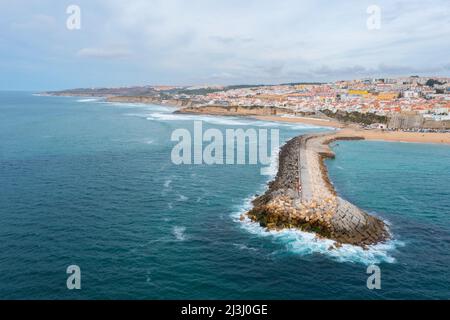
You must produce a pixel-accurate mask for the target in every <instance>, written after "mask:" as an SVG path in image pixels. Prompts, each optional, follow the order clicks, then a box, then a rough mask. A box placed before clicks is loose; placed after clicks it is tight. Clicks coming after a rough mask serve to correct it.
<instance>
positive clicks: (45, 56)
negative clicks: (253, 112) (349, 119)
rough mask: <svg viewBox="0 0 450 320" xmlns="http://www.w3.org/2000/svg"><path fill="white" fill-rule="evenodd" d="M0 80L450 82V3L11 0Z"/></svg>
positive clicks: (37, 84)
mask: <svg viewBox="0 0 450 320" xmlns="http://www.w3.org/2000/svg"><path fill="white" fill-rule="evenodd" d="M70 5H77V6H78V7H79V8H80V13H81V15H80V29H75V30H71V29H69V28H67V20H68V19H69V18H71V15H70V14H68V13H67V8H68V7H69V6H70ZM373 5H375V6H377V8H379V9H380V11H379V12H380V15H379V18H380V19H379V20H377V21H379V28H373V27H372V28H369V27H368V24H367V22H368V19H369V22H370V21H372V22H373V21H374V20H373V19H374V15H373V14H374V12H373V11H370V10H369V11H370V12H369V13H368V8H369V7H371V6H373ZM375 19H376V17H375ZM369 25H371V26H373V24H369ZM0 74H1V76H0V90H58V89H68V88H75V87H116V86H132V85H206V84H210V85H228V84H263V83H264V84H270V83H273V84H275V83H287V82H302V81H311V82H313V81H320V82H327V81H334V80H341V79H356V78H366V77H395V76H409V75H428V76H450V1H449V0H429V1H423V0H401V1H399V0H368V1H366V0H336V1H330V0H326V1H323V0H305V1H304V0H277V1H274V0H244V1H243V0H127V1H123V0H87V1H85V0H70V1H64V0H14V1H13V0H0Z"/></svg>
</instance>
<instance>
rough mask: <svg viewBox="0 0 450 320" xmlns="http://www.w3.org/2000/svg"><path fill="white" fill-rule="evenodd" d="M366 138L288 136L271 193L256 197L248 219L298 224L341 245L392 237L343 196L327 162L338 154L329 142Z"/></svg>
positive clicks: (269, 224)
mask: <svg viewBox="0 0 450 320" xmlns="http://www.w3.org/2000/svg"><path fill="white" fill-rule="evenodd" d="M356 139H362V138H360V137H357V136H343V135H340V134H339V133H338V134H314V135H307V136H300V137H297V138H294V139H292V140H290V141H289V142H288V143H287V144H286V145H285V146H284V147H283V148H282V149H281V151H280V156H279V170H278V174H277V176H276V178H275V180H274V181H272V182H271V183H270V184H269V189H268V191H267V192H266V193H265V194H264V195H262V196H260V197H258V198H256V199H255V200H254V201H253V205H254V208H253V209H252V210H251V211H250V212H248V213H247V215H248V217H249V218H250V219H251V220H253V221H255V222H259V223H260V225H261V226H263V227H266V228H268V229H282V228H297V229H300V230H303V231H307V232H314V233H316V234H317V236H318V237H324V238H328V239H331V240H334V241H335V242H336V243H337V244H336V247H338V246H340V245H342V244H352V245H357V246H362V247H365V246H368V245H372V244H376V243H379V242H383V241H385V240H387V239H389V237H390V235H389V232H388V230H387V227H386V225H385V223H384V222H383V221H381V220H380V219H378V218H376V217H373V216H370V215H369V214H367V213H366V212H364V211H363V210H361V209H359V208H358V207H356V206H355V205H353V204H351V203H349V202H348V201H346V200H344V199H342V198H341V197H339V196H338V195H337V194H336V192H335V190H334V188H333V186H332V184H331V183H330V181H329V179H328V172H327V170H326V166H325V164H324V162H323V160H324V159H325V158H334V157H335V155H334V153H333V152H332V151H331V149H330V148H329V143H331V142H332V141H335V140H356Z"/></svg>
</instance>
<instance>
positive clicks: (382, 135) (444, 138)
mask: <svg viewBox="0 0 450 320" xmlns="http://www.w3.org/2000/svg"><path fill="white" fill-rule="evenodd" d="M254 118H255V119H258V120H264V121H278V122H289V123H304V124H311V125H320V126H324V127H332V128H336V129H341V130H340V131H338V132H339V133H340V134H341V135H343V136H345V135H358V136H361V137H363V138H364V139H365V140H371V141H388V142H410V143H433V144H448V145H450V133H439V132H406V131H383V130H379V129H367V130H365V129H360V128H357V127H356V126H354V125H344V124H342V123H339V122H337V121H333V120H331V121H324V120H319V119H318V120H315V119H311V118H304V117H295V118H285V117H278V116H257V117H254Z"/></svg>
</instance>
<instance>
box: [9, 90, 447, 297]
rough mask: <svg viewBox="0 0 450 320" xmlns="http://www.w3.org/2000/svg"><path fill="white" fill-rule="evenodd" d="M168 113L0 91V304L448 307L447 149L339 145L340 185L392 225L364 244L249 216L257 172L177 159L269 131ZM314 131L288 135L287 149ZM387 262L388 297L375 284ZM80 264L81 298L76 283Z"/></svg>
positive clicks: (292, 129) (335, 174)
mask: <svg viewBox="0 0 450 320" xmlns="http://www.w3.org/2000/svg"><path fill="white" fill-rule="evenodd" d="M171 111H172V110H170V109H168V108H164V107H158V106H139V105H126V104H125V105H116V104H106V103H102V102H99V101H89V100H82V99H77V98H55V97H37V96H32V95H31V94H29V93H8V92H3V93H0V219H1V220H0V221H1V223H0V298H3V299H5V298H12V299H28V298H37V299H44V298H50V299H53V298H58V299H79V298H87V299H105V298H106V299H194V298H195V299H197V298H201V299H319V298H325V299H340V298H355V299H359V298H363V299H376V298H397V299H399V298H449V293H450V289H449V284H450V283H449V282H450V281H449V276H448V272H447V271H448V265H449V263H450V257H449V252H450V250H449V249H450V246H449V242H450V224H449V214H450V202H449V201H450V192H449V189H448V186H449V185H450V174H449V173H450V161H449V160H450V148H449V147H447V146H439V145H417V144H400V143H381V142H340V143H339V145H337V146H336V147H335V148H336V151H337V155H338V157H337V159H336V160H333V161H329V162H328V165H329V169H330V175H331V178H332V180H333V181H334V182H335V184H336V187H337V189H338V191H339V192H340V193H341V194H342V195H343V196H345V197H346V198H348V199H349V200H351V201H353V202H354V203H356V204H358V205H359V206H361V207H363V208H365V209H366V210H368V211H370V212H373V213H375V214H377V215H379V216H381V217H382V218H383V219H386V220H388V221H389V222H390V224H391V229H392V232H393V233H394V235H395V240H394V241H392V242H390V243H388V244H385V245H382V246H377V247H374V248H371V249H370V250H369V251H364V250H361V249H358V248H354V247H344V248H343V249H341V250H339V251H328V247H329V244H328V243H327V242H325V241H318V240H315V239H314V238H313V237H312V236H310V235H308V234H303V233H298V232H293V231H286V232H282V233H267V232H264V231H263V230H261V229H260V228H259V227H257V226H256V225H253V224H251V223H248V222H244V223H242V222H239V219H238V217H239V215H240V213H241V212H243V210H245V208H246V207H248V200H249V199H250V198H251V197H252V196H253V195H254V194H255V193H257V192H262V191H263V190H264V185H265V183H266V182H267V179H268V177H266V176H261V175H260V166H251V165H241V166H237V165H232V166H221V165H216V166H207V165H201V166H196V165H191V166H186V165H182V166H175V165H173V164H172V162H171V159H170V153H171V151H172V148H173V146H174V145H175V143H174V142H171V141H170V136H171V134H172V132H173V130H175V129H178V128H186V129H190V130H191V129H192V128H193V121H194V120H203V123H204V126H205V127H206V128H218V129H220V130H224V129H226V128H273V127H274V126H275V127H278V125H276V124H273V123H267V122H258V121H251V120H242V119H232V118H218V117H194V116H177V115H172V114H171V113H170V112H171ZM317 130H320V129H318V128H305V127H302V126H288V125H284V126H281V127H280V135H281V139H282V140H286V139H288V138H289V137H293V136H296V135H299V134H303V133H306V132H311V131H317ZM371 263H377V264H378V265H379V266H380V267H381V270H382V290H380V291H376V292H374V291H370V290H368V289H367V287H366V280H367V274H366V268H367V265H368V264H371ZM73 264H75V265H78V266H80V268H81V273H82V281H81V282H82V289H81V290H80V291H69V290H68V289H67V288H66V279H67V274H66V268H67V266H69V265H73Z"/></svg>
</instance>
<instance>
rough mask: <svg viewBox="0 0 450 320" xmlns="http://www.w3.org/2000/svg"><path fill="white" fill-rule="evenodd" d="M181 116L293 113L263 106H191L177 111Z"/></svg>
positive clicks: (292, 112)
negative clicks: (184, 114)
mask: <svg viewBox="0 0 450 320" xmlns="http://www.w3.org/2000/svg"><path fill="white" fill-rule="evenodd" d="M177 113H180V114H183V113H186V114H209V115H221V116H276V115H293V114H295V112H294V111H293V110H290V109H285V108H279V107H264V106H218V105H208V106H191V107H187V108H183V109H180V110H178V111H177Z"/></svg>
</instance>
